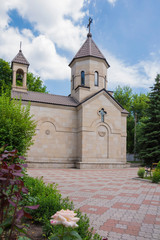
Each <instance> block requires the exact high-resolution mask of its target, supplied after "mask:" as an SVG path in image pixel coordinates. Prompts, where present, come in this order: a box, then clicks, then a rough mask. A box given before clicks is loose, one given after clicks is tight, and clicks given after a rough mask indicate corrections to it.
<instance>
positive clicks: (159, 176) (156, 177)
mask: <svg viewBox="0 0 160 240" xmlns="http://www.w3.org/2000/svg"><path fill="white" fill-rule="evenodd" d="M152 182H153V183H158V182H160V169H156V170H155V171H154V172H153V176H152Z"/></svg>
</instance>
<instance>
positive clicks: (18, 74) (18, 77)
mask: <svg viewBox="0 0 160 240" xmlns="http://www.w3.org/2000/svg"><path fill="white" fill-rule="evenodd" d="M23 77H24V72H23V70H22V69H20V68H19V69H18V70H17V72H16V85H17V86H23Z"/></svg>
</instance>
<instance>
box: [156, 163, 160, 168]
mask: <svg viewBox="0 0 160 240" xmlns="http://www.w3.org/2000/svg"><path fill="white" fill-rule="evenodd" d="M156 169H160V161H159V162H158V164H157V167H156Z"/></svg>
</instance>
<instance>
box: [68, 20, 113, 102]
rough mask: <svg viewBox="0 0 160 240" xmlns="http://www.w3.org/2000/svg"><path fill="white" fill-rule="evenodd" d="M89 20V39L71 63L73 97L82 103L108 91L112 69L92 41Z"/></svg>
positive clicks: (90, 21)
mask: <svg viewBox="0 0 160 240" xmlns="http://www.w3.org/2000/svg"><path fill="white" fill-rule="evenodd" d="M91 23H92V19H91V18H89V24H88V26H87V27H88V28H89V32H88V34H87V39H86V41H85V42H84V44H83V45H82V47H81V48H80V49H79V51H78V52H77V54H76V55H75V57H74V58H73V59H72V61H71V62H70V64H69V66H70V68H71V96H72V97H73V98H75V99H76V100H78V101H79V102H82V101H83V100H85V99H86V98H87V97H89V96H91V95H93V94H94V93H96V92H98V91H100V90H101V89H103V88H104V89H107V69H108V68H109V67H110V66H109V64H108V62H107V60H106V59H105V57H104V55H103V54H102V53H101V51H100V50H99V48H98V47H97V45H96V44H95V42H94V41H93V40H92V34H91V32H90V25H91Z"/></svg>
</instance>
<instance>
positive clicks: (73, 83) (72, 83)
mask: <svg viewBox="0 0 160 240" xmlns="http://www.w3.org/2000/svg"><path fill="white" fill-rule="evenodd" d="M72 89H74V75H72Z"/></svg>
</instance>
